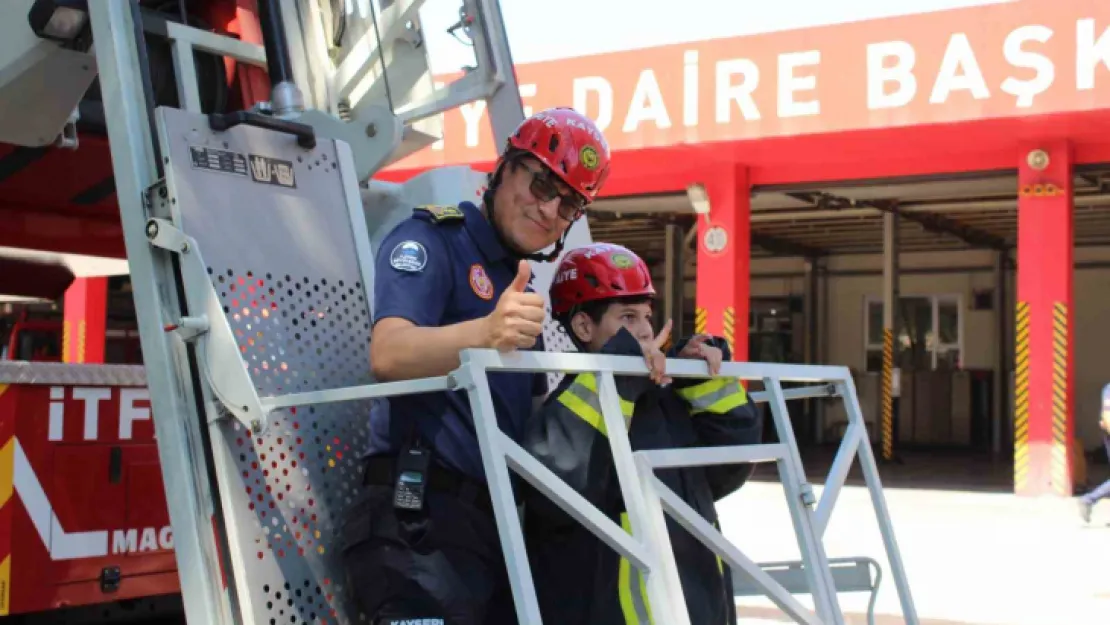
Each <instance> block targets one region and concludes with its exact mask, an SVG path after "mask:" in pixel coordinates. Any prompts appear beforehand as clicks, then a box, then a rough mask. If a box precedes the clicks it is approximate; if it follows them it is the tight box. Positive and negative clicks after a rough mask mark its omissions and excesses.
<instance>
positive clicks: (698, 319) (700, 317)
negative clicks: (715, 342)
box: [694, 306, 709, 334]
mask: <svg viewBox="0 0 1110 625" xmlns="http://www.w3.org/2000/svg"><path fill="white" fill-rule="evenodd" d="M708 327H709V313H707V312H706V310H705V309H704V308H702V307H700V306H699V307H698V308H696V309H695V310H694V334H704V333H705V332H706V328H708Z"/></svg>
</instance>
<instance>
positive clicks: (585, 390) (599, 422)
mask: <svg viewBox="0 0 1110 625" xmlns="http://www.w3.org/2000/svg"><path fill="white" fill-rule="evenodd" d="M556 399H557V400H558V402H559V403H560V404H562V405H563V406H564V407H565V408H566V409H567V410H569V411H571V412H573V413H574V414H575V415H576V416H577V417H578V418H580V419H582V420H583V421H585V422H586V423H588V424H590V425H592V426H593V427H594V428H595V429H596V430H597V431H598V432H601V434H602V435H603V436H608V435H609V430H608V428H607V427H606V426H605V417H604V416H602V412H601V395H600V394H599V393H598V390H597V375H596V374H593V373H582V374H579V375H578V377H576V378H575V379H574V382H572V383H571V384H570V386H568V387H567V390H565V391H563V392H562V393H560V394H559V396H558V397H557V398H556ZM620 403H621V414H622V415H623V416H624V424H625V427H627V426H628V424H629V423H631V422H632V412H633V411H634V410H635V408H636V405H635V404H634V403H632V402H630V401H626V400H624V399H621V400H620Z"/></svg>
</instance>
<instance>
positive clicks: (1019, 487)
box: [1014, 302, 1030, 493]
mask: <svg viewBox="0 0 1110 625" xmlns="http://www.w3.org/2000/svg"><path fill="white" fill-rule="evenodd" d="M1029 461H1030V458H1029V302H1018V303H1017V310H1016V311H1015V315H1014V491H1015V492H1018V493H1022V492H1024V491H1026V489H1028V487H1029Z"/></svg>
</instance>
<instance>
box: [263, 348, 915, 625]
mask: <svg viewBox="0 0 1110 625" xmlns="http://www.w3.org/2000/svg"><path fill="white" fill-rule="evenodd" d="M491 371H505V372H525V371H527V372H536V373H552V372H563V373H584V372H592V373H595V374H599V391H600V400H601V406H602V416H603V418H604V419H605V425H606V427H607V430H608V432H609V436H608V440H609V443H610V447H611V450H612V452H613V458H614V465H615V467H616V472H617V477H618V483H619V484H620V488H621V492H622V495H623V498H624V501H625V504H626V508H627V509H628V515H629V521H630V523H631V528H632V535H631V536H629V534H628V532H626V531H625V530H624V529H623V528H621V527H620V526H619V525H617V524H616V523H614V522H613V521H612V520H611V519H609V518H608V517H607V516H605V514H604V513H602V512H601V510H599V509H598V508H597V507H595V506H594V505H593V504H592V503H590V502H589V501H587V500H586V499H585V498H584V497H583V496H582V495H580V494H579V493H577V492H576V491H574V490H573V489H571V488H570V487H569V486H567V485H566V484H565V483H564V482H563V481H562V480H561V479H560V478H559V477H558V476H556V475H555V474H554V473H552V472H551V471H550V470H549V469H548V468H547V467H545V466H543V464H541V463H540V462H539V461H538V460H536V459H535V458H534V457H533V456H532V455H531V454H530V453H529V452H527V451H526V450H524V449H523V448H522V447H521V446H520V445H519V444H517V443H516V442H515V441H513V440H512V439H510V438H509V437H508V436H507V435H505V434H504V433H503V432H502V431H501V430H500V428H499V426H498V423H497V417H496V414H495V412H494V408H493V399H492V396H491V394H490V389H489V382H488V378H487V377H486V376H487V374H488V373H489V372H491ZM647 373H648V371H647V367H646V366H645V364H644V362H643V360H642V359H640V358H636V357H631V356H599V355H591V354H575V353H538V352H516V353H510V354H504V353H501V352H499V351H496V350H490V349H468V350H464V351H462V352H461V353H460V367H459V368H458V369H456V370H455V371H453V372H452V373H451V374H450V375H447V376H440V377H433V378H424V379H418V380H410V381H403V382H386V383H378V384H370V385H363V386H355V387H348V388H337V389H329V390H323V391H313V392H306V393H291V394H283V395H278V396H269V397H262V398H259V401H260V403H261V406H262V410H263V413H264V414H265V413H268V412H269V411H271V410H275V409H278V408H282V407H289V406H305V405H311V404H322V403H329V402H342V401H352V400H359V399H372V398H387V397H391V396H397V395H405V394H414V393H426V392H434V391H449V390H466V391H467V392H468V395H469V399H470V405H471V408H472V412H473V414H474V424H475V429H476V432H477V435H478V439H479V444H480V448H481V454H482V461H483V465H484V469H485V473H486V477H487V481H488V483H489V488H490V493H491V497H492V499H493V501H492V503H493V508H494V513H495V517H496V521H497V526H498V530H499V535H500V540H501V544H502V549H503V551H504V556H505V560H506V564H507V567H508V570H509V577H510V581H511V584H512V589H513V596H514V600H515V603H516V611H517V616H518V618H519V620H520V622H521V623H523V624H529V625H531V624H539V623H542V619H541V616H540V613H539V607H538V602H537V599H536V595H535V589H534V586H533V582H532V576H531V570H530V568H529V565H528V557H527V552H526V549H525V546H524V541H523V533H522V529H521V524H520V518H519V516H518V515H517V511H516V499H515V497H514V494H513V490H512V483H511V480H510V475H509V472H508V471H509V468H512V469H513V471H515V472H516V473H517V474H519V475H520V476H521V477H522V478H524V479H525V480H526V481H527V482H529V483H530V484H531V485H532V486H533V487H534V488H536V489H537V490H538V491H539V492H541V493H543V494H544V495H545V496H546V497H548V498H549V499H551V500H552V501H553V502H554V503H555V504H557V505H558V506H559V507H560V508H561V509H562V510H564V511H565V512H566V513H567V514H568V515H570V516H571V517H572V518H574V519H575V520H576V521H578V522H579V523H581V524H582V525H583V526H585V527H586V528H587V529H589V530H590V531H591V532H592V533H593V534H594V535H595V536H597V537H598V538H599V539H600V540H602V541H603V542H605V543H606V544H607V545H609V546H610V547H611V548H613V549H614V550H616V551H617V552H619V553H620V554H621V555H623V556H624V557H626V558H628V560H629V561H630V562H631V563H632V564H633V565H635V566H636V567H637V568H638V569H639V570H640V571H641V574H642V575H643V576H644V578H645V582H646V585H647V591H648V597H649V601H650V602H651V606H652V610H653V613H654V614H656V615H657V620H658V621H659V622H666V623H674V624H676V625H689V623H690V621H689V616H688V613H687V611H686V609H685V599H684V597H683V594H682V585H681V582H680V580H679V577H678V571H677V566H676V563H675V561H674V554H673V551H672V549H671V546H670V539H669V535H668V533H667V529H666V523H665V518H664V513H666V514H669V515H670V516H671V517H673V518H674V519H675V520H676V521H677V522H678V523H679V524H681V525H682V526H683V527H684V528H686V529H687V530H688V531H689V532H690V533H691V534H692V535H693V536H695V537H696V538H697V539H698V540H699V541H701V542H702V543H703V544H705V545H706V547H707V548H709V549H710V550H712V551H713V552H714V553H716V554H717V555H718V556H720V557H721V558H722V559H723V560H724V561H725V562H727V563H728V564H729V565H730V566H731V567H733V568H736V569H741V570H743V571H744V572H745V573H746V574H747V575H749V576H750V577H751V578H752V580H753V581H754V582H755V583H756V584H757V585H758V586H759V587H760V588H761V589H762V590H763V591H764V592H765V593H766V595H767V597H768V598H769V599H771V601H772V602H773V603H775V605H777V606H778V607H779V608H780V609H782V610H783V611H784V612H785V613H787V614H788V615H789V616H790V617H791V618H793V619H794V620H795V621H796V622H799V623H806V624H810V625H818V624H842V623H843V622H844V617H843V614H842V612H841V610H840V607H839V605H838V603H837V600H836V588H835V585H834V583H833V579H832V575H831V572H830V568H829V560H828V558H827V557H826V555H825V552H824V548H823V546H822V542H821V537H822V536H823V534H824V531H825V529H826V527H827V525H828V520H829V516H830V515H831V512H832V509H833V507H834V506H835V503H836V500H837V497H838V496H839V492H840V489H841V488H842V487H843V485H844V482H845V479H846V477H847V473H848V469H849V468H850V466H851V461H852V459H853V457H854V456H856V455H859V457H860V461H861V468H862V470H863V473H864V478H865V481H866V484H867V487H868V489H869V491H870V494H871V499H872V504H873V506H874V508H875V512H876V516H877V518H878V522H879V529H880V532H881V534H882V538H883V542H884V545H885V547H886V553H887V557H888V559H889V561H890V564H891V568H892V575H893V577H894V581H895V585H896V587H897V590H898V595H899V599H900V601H901V604H902V611H903V615H904V618H905V619H906V622H907V623H910V624H911V625H916V623H917V622H918V621H917V615H916V610H915V608H914V604H913V599H912V596H911V594H910V590H909V586H908V583H907V581H906V575H905V570H904V567H903V564H902V559H901V555H900V552H899V550H898V545H897V541H896V539H895V536H894V530H893V526H892V524H891V522H890V519H889V515H888V511H887V508H886V502H885V499H884V497H883V494H882V487H881V483H880V480H879V476H878V468H877V465H876V461H875V458H874V455H873V453H872V451H871V447H870V444H869V443H868V441H867V433H866V429H865V427H864V424H863V418H862V413H861V412H860V410H859V404H858V399H857V397H856V390H855V385H854V382H853V380H852V377H851V373H850V372H849V370H848V368H847V367H840V366H822V365H784V364H772V363H745V362H727V363H723V364H722V366H721V369H720V371H719V373H718V376H717V377H727V378H735V379H739V380H759V381H762V383H763V384H764V390H763V391H757V392H753V393H751V394H750V396H749V397H750V400H751V401H753V402H756V403H767V404H768V405H769V406H770V407H771V413H772V416H773V418H774V423H775V427H776V431H777V433H778V436H779V442H778V443H772V444H756V445H744V446H728V447H705V448H684V449H663V450H651V451H638V452H633V451H632V448H631V444H630V442H629V439H628V434H627V430H626V426H625V421H624V417H623V416H622V413H621V410H620V404H619V396H618V394H617V390H616V381H615V377H614V376H616V375H641V376H643V375H647ZM666 373H667V375H668V376H671V377H672V378H708V377H713V376H710V375H709V372H708V369H707V366H706V364H705V363H704V362H700V361H696V360H682V359H668V360H667V364H666ZM783 381H787V382H812V383H816V384H813V385H810V386H803V387H798V388H791V389H783V388H782V384H781V383H782V382H783ZM819 397H842V398H844V399H845V401H846V403H847V404H848V406H847V412H848V415H849V422H850V424H849V427H848V430H847V431H846V434H845V437H844V439H843V441H842V443H841V447H840V449H839V451H838V453H837V455H836V459H835V461H834V463H833V467H832V469H831V471H830V474H829V477H828V479H827V481H826V484H825V488H824V491H823V492H822V496H821V498H820V501H819V502H817V501H816V500H815V498H814V495H813V491H812V488H811V486H810V484H809V483H808V482H807V480H806V477H805V471H804V469H803V467H802V463H801V457H800V454H799V452H798V448H797V443H796V441H795V438H794V433H793V428H792V427H791V424H790V419H789V414H788V411H787V408H786V401H787V400H790V399H804V398H819ZM762 462H775V463H776V464H777V465H778V469H779V474H780V476H781V478H782V483H783V486H784V488H785V490H786V492H787V505H788V507H789V509H790V513H791V518H792V521H793V525H794V530H795V533H796V535H797V537H798V544H799V546H800V548H801V551H802V557H803V563H804V568H805V574H806V575H807V578H808V581H809V585H810V593H811V595H812V596H813V599H814V603H815V605H816V608H817V609H816V614H814V613H813V612H811V611H809V610H808V609H807V608H805V607H804V606H803V605H802V604H801V603H800V602H799V601H798V600H797V599H795V598H794V597H793V596H792V595H791V593H790V592H789V591H788V590H787V589H786V588H784V587H783V586H782V585H781V584H780V583H779V582H777V581H776V580H775V579H774V578H772V577H771V576H770V575H768V574H767V573H766V572H764V571H763V570H762V569H761V567H760V565H759V564H757V563H755V562H754V561H753V560H751V559H750V558H748V557H747V556H745V555H744V553H743V552H742V551H740V550H739V549H738V548H737V547H735V546H734V545H732V544H731V543H730V542H729V541H728V540H727V539H726V538H725V537H724V535H723V534H722V533H721V531H720V530H718V529H716V528H715V527H713V526H712V525H711V524H709V523H708V522H707V521H706V520H705V519H704V518H702V517H701V515H699V514H698V513H697V512H696V511H695V510H693V509H692V508H691V507H690V506H689V505H688V504H686V503H685V502H684V501H683V500H682V499H681V498H679V497H678V496H677V495H676V494H675V493H674V492H673V491H671V490H670V489H669V488H667V487H666V486H665V485H664V484H663V483H662V482H660V481H659V480H658V478H656V477H655V475H654V473H653V472H654V470H655V469H658V468H676V467H692V466H708V465H720V464H732V463H762ZM814 503H818V506H817V509H816V511H814V510H812V509H811V506H812V505H813V504H814Z"/></svg>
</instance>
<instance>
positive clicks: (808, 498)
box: [801, 482, 817, 506]
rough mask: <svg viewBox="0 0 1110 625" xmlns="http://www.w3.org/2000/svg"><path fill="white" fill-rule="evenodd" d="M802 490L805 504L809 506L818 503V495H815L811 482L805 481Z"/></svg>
mask: <svg viewBox="0 0 1110 625" xmlns="http://www.w3.org/2000/svg"><path fill="white" fill-rule="evenodd" d="M801 491H802V503H803V504H805V505H807V506H812V505H813V504H815V503H817V497H815V496H814V495H813V488H812V487H811V486H810V485H809V484H806V483H804V482H803V483H802V486H801Z"/></svg>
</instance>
